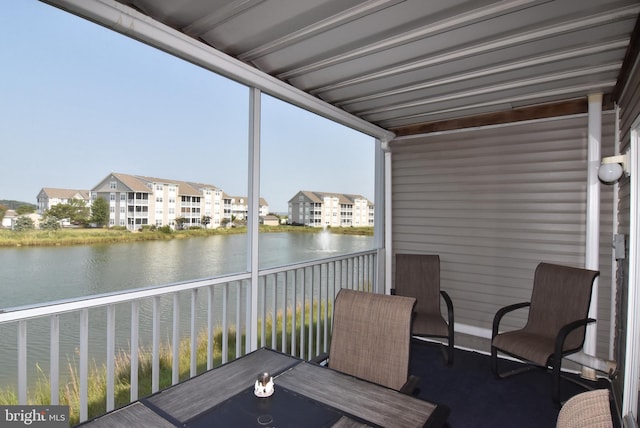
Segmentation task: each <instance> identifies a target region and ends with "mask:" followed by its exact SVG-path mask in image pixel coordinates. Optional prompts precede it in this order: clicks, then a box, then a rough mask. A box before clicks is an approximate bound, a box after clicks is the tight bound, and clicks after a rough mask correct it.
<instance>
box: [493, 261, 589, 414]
mask: <svg viewBox="0 0 640 428" xmlns="http://www.w3.org/2000/svg"><path fill="white" fill-rule="evenodd" d="M598 274H599V272H598V271H593V270H587V269H581V268H575V267H569V266H561V265H554V264H549V263H540V264H539V265H538V267H537V268H536V270H535V274H534V279H533V291H532V295H531V301H530V302H524V303H517V304H514V305H509V306H506V307H504V308H502V309H500V310H499V311H498V312H497V313H496V315H495V317H494V319H493V332H492V340H491V369H492V371H493V373H494V374H496V375H497V376H499V377H507V376H510V375H513V374H517V373H521V372H523V371H526V369H528V368H531V367H535V366H539V367H544V368H549V367H551V374H552V398H553V400H554V401H555V402H556V403H559V402H560V369H561V366H562V358H563V357H565V356H566V355H569V354H573V353H575V352H578V351H579V350H580V349H582V345H583V344H584V338H585V332H586V327H587V324H589V323H592V322H595V320H594V319H592V318H588V317H587V316H588V313H589V304H590V302H591V291H592V286H593V281H594V280H595V278H596V276H598ZM525 307H529V314H528V320H527V323H526V325H525V326H524V327H523V328H522V329H519V330H514V331H509V332H503V333H500V332H499V327H500V321H501V320H502V318H503V317H504V316H505V315H506V314H507V313H509V312H511V311H514V310H516V309H520V308H525ZM498 351H501V352H503V353H505V354H508V355H511V356H514V357H517V358H518V359H520V360H523V361H525V362H527V363H529V364H528V365H527V366H525V367H524V368H522V369H517V370H513V371H510V372H507V373H504V374H499V373H498Z"/></svg>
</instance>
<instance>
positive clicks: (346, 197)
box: [289, 190, 372, 205]
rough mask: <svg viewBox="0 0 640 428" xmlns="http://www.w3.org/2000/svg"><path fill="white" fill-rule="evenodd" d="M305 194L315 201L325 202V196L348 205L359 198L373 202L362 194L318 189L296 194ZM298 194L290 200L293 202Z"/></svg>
mask: <svg viewBox="0 0 640 428" xmlns="http://www.w3.org/2000/svg"><path fill="white" fill-rule="evenodd" d="M301 193H302V194H303V195H305V196H306V197H307V198H309V199H310V200H311V201H312V202H315V203H323V202H324V198H338V202H339V203H340V204H346V205H350V204H353V203H355V201H356V200H357V199H359V200H365V201H367V203H368V204H372V203H371V202H370V201H369V200H368V199H367V198H365V197H364V196H362V195H354V194H347V193H329V192H316V191H310V190H301V191H300V192H298V193H297V194H296V196H298V195H299V194H301ZM296 196H294V197H293V198H291V199H290V200H289V202H292V201H294V200H295V198H296Z"/></svg>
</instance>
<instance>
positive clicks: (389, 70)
mask: <svg viewBox="0 0 640 428" xmlns="http://www.w3.org/2000/svg"><path fill="white" fill-rule="evenodd" d="M638 13H640V4H634V5H630V6H625V7H621V8H618V9H614V10H607V11H603V12H601V13H599V14H597V15H592V16H588V17H586V18H580V19H574V20H571V21H567V22H565V23H561V24H552V25H548V26H546V27H543V28H538V29H535V30H530V31H525V32H516V33H512V34H508V35H506V36H504V37H501V38H499V39H496V40H491V41H489V42H485V43H480V44H477V45H471V46H467V47H464V48H462V49H458V50H455V51H450V52H446V53H444V54H441V55H433V56H429V57H427V58H424V59H421V60H418V61H413V62H409V63H405V64H401V65H398V66H396V67H386V68H385V69H384V70H382V71H379V72H375V73H368V74H363V75H361V76H358V77H354V78H352V79H345V80H341V81H340V82H337V83H334V84H330V85H324V86H322V87H317V88H308V89H307V90H308V91H309V92H310V93H313V94H320V93H323V92H326V91H331V90H336V89H340V88H344V87H348V86H352V85H356V84H359V83H365V82H370V81H372V80H377V79H381V78H384V77H389V76H393V75H397V74H401V73H407V72H411V71H416V70H420V69H423V68H426V67H430V66H434V65H437V64H443V63H446V62H450V61H456V60H459V59H461V58H465V57H470V56H474V55H481V54H485V53H487V52H491V51H496V50H500V49H505V48H508V47H512V46H516V45H520V44H524V43H529V42H532V41H535V40H539V39H545V38H549V37H553V36H556V35H559V34H564V33H569V32H573V31H579V30H583V29H586V28H589V27H592V26H597V25H602V24H606V23H608V22H612V21H617V20H621V19H630V18H634V19H635V18H636V17H637V16H638ZM316 64H317V63H316ZM309 71H313V70H311V69H310V70H309Z"/></svg>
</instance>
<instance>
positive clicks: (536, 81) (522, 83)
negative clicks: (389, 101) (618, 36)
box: [356, 62, 622, 117]
mask: <svg viewBox="0 0 640 428" xmlns="http://www.w3.org/2000/svg"><path fill="white" fill-rule="evenodd" d="M621 66H622V63H621V62H616V63H611V64H604V65H597V66H593V67H584V68H579V69H574V70H570V71H563V72H560V73H553V74H548V75H544V76H541V77H532V78H528V79H520V80H514V81H511V82H505V83H500V84H497V85H491V86H483V87H480V88H476V89H471V90H468V91H461V92H456V93H448V94H445V95H440V96H437V97H432V98H421V99H420V100H416V101H411V102H406V103H399V104H393V105H390V106H386V107H379V108H375V109H370V110H362V111H356V114H359V115H362V116H366V117H369V116H371V115H373V114H377V113H388V112H391V111H396V110H402V109H406V108H413V107H422V106H426V105H429V104H435V103H439V102H443V101H451V100H457V99H462V98H469V97H474V96H478V95H487V94H491V93H494V92H502V91H507V90H510V89H520V88H525V87H527V86H533V85H540V84H543V83H553V82H557V81H560V80H569V79H575V78H577V77H584V76H591V75H597V74H599V73H607V72H617V71H618V70H620V67H621ZM614 85H615V82H614Z"/></svg>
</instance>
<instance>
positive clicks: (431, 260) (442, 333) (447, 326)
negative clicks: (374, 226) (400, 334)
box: [391, 254, 454, 365]
mask: <svg viewBox="0 0 640 428" xmlns="http://www.w3.org/2000/svg"><path fill="white" fill-rule="evenodd" d="M391 294H396V295H398V296H408V297H415V298H416V300H417V302H416V307H415V310H414V319H413V328H412V335H413V336H418V337H440V338H446V339H447V343H448V346H447V348H446V351H447V352H446V356H445V358H446V361H447V364H448V365H451V364H452V363H453V351H454V330H453V327H454V326H453V323H454V316H453V303H452V301H451V298H450V297H449V294H447V292H445V291H444V290H441V289H440V256H438V255H432V254H396V274H395V284H394V289H393V290H392V291H391ZM440 298H442V299H443V300H444V302H445V304H446V306H447V320H445V319H444V317H443V316H442V312H441V309H440Z"/></svg>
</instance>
